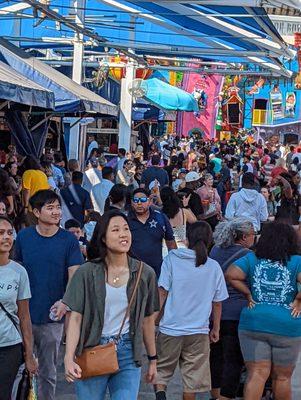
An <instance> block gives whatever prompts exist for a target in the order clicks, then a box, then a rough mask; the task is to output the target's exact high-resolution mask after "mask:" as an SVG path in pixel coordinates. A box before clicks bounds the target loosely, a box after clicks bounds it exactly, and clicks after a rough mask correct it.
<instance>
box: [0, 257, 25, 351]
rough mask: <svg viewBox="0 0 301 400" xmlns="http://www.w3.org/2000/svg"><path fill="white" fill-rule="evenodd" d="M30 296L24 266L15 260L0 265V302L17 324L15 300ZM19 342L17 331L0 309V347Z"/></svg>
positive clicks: (19, 337) (20, 340)
mask: <svg viewBox="0 0 301 400" xmlns="http://www.w3.org/2000/svg"><path fill="white" fill-rule="evenodd" d="M30 297H31V294H30V288H29V280H28V275H27V272H26V270H25V268H23V267H22V266H21V265H20V264H18V263H16V262H15V261H10V262H9V263H8V264H6V265H2V266H0V302H1V303H2V304H3V306H4V308H5V309H6V311H8V312H9V313H10V314H11V316H12V317H13V318H14V320H15V321H16V323H17V324H19V319H18V315H17V313H18V305H17V300H25V299H29V298H30ZM21 342H22V339H21V336H20V334H19V332H18V331H17V329H16V328H15V326H14V325H13V323H12V321H11V320H10V319H9V318H8V316H7V315H6V314H5V312H4V311H3V310H2V309H0V347H4V346H13V345H15V344H17V343H21Z"/></svg>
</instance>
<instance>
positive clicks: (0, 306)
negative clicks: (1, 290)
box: [0, 302, 20, 333]
mask: <svg viewBox="0 0 301 400" xmlns="http://www.w3.org/2000/svg"><path fill="white" fill-rule="evenodd" d="M0 308H1V309H2V310H3V311H4V312H5V314H6V316H7V318H9V319H10V320H11V322H12V323H13V325H14V327H15V328H16V329H17V331H18V333H20V331H19V327H18V324H17V322H16V321H15V320H14V317H13V316H12V315H11V314H10V313H9V312H8V311H7V309H6V308H5V307H4V305H3V304H2V303H1V302H0Z"/></svg>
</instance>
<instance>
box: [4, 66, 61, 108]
mask: <svg viewBox="0 0 301 400" xmlns="http://www.w3.org/2000/svg"><path fill="white" fill-rule="evenodd" d="M0 99H2V100H6V101H9V102H14V103H19V104H20V105H26V106H30V107H38V108H43V109H54V94H53V92H51V91H50V90H47V89H44V88H43V87H41V86H40V85H38V84H37V83H35V82H34V81H32V80H30V79H27V78H25V77H24V76H22V75H21V74H19V73H18V72H17V71H15V70H14V69H13V68H11V67H9V66H8V65H6V64H4V63H3V62H0ZM27 108H28V107H27Z"/></svg>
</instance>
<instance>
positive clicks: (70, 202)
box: [60, 184, 93, 227]
mask: <svg viewBox="0 0 301 400" xmlns="http://www.w3.org/2000/svg"><path fill="white" fill-rule="evenodd" d="M73 188H74V190H75V193H76V194H77V199H75V198H74V196H73V194H72V192H71V191H70V187H68V188H66V189H62V190H61V191H60V195H61V196H62V198H63V199H64V202H65V203H66V206H67V207H68V209H69V211H70V213H71V214H72V216H73V218H74V219H76V220H77V221H78V222H79V223H80V224H81V227H83V226H84V219H85V211H86V210H93V204H92V201H91V198H90V194H89V192H88V191H87V190H85V189H83V188H82V187H81V186H80V185H78V184H73ZM78 200H79V201H78Z"/></svg>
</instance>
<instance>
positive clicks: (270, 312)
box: [0, 135, 301, 400]
mask: <svg viewBox="0 0 301 400" xmlns="http://www.w3.org/2000/svg"><path fill="white" fill-rule="evenodd" d="M2 161H3V164H2V166H1V168H0V365H2V366H3V365H5V368H0V400H11V398H13V397H12V393H13V391H14V390H13V387H14V382H15V384H16V376H17V375H18V371H19V368H20V366H21V365H22V364H23V363H25V368H26V369H27V370H28V371H29V373H30V374H37V380H38V394H39V397H38V398H39V400H54V399H55V390H56V381H57V366H58V354H59V348H60V346H61V345H62V343H63V342H64V344H65V346H66V347H65V358H64V362H65V374H66V379H67V381H68V382H72V383H74V386H75V391H76V398H77V399H79V400H86V399H90V400H104V399H105V395H106V392H107V390H108V391H109V393H110V398H111V399H112V400H135V399H137V398H138V393H139V385H140V381H141V365H142V363H143V361H145V360H147V362H148V367H147V372H146V377H145V379H146V381H147V382H148V383H149V384H151V385H153V388H154V398H156V400H166V399H167V386H168V384H169V382H170V380H171V378H172V376H173V375H174V372H175V369H176V367H177V366H179V368H180V371H181V375H182V381H183V399H184V400H194V399H196V394H197V393H199V392H210V395H211V398H212V399H215V400H217V399H218V400H229V399H235V398H236V397H239V396H242V394H241V382H242V381H244V397H243V398H244V399H245V400H260V399H261V398H262V396H263V395H264V394H265V393H267V396H269V395H271V396H273V397H270V398H271V399H274V400H290V399H291V398H292V397H291V396H292V394H291V377H292V374H293V371H294V368H295V366H296V363H297V359H298V356H299V354H300V350H301V319H300V315H301V292H300V287H301V286H300V284H301V256H300V254H301V253H300V240H299V239H300V231H301V230H300V229H299V225H300V221H301V197H300V193H301V191H300V189H301V183H300V181H301V179H300V177H301V147H299V146H290V147H288V146H284V145H281V144H276V145H275V144H270V143H263V142H262V141H258V142H255V141H254V140H250V138H249V140H246V141H242V140H239V138H236V139H233V140H230V141H223V140H221V141H204V140H203V139H202V138H200V137H198V136H194V137H190V138H184V139H181V138H177V137H174V136H172V135H170V136H167V137H164V138H157V137H156V138H153V139H152V141H151V143H150V145H149V148H148V149H146V148H143V147H142V146H140V145H139V146H137V149H136V151H135V152H127V151H126V150H125V149H122V148H120V149H118V154H116V155H114V156H113V157H112V155H111V154H110V155H106V154H104V152H103V151H102V150H101V149H100V148H99V146H98V144H97V141H96V140H95V137H93V136H90V137H89V139H88V149H87V161H86V167H85V169H84V172H82V171H81V169H80V165H79V163H78V161H77V160H75V159H71V160H69V161H68V162H66V161H65V160H64V157H63V155H62V154H61V153H60V152H53V153H52V152H49V151H48V152H45V154H43V156H42V157H41V159H36V158H35V157H33V156H26V157H25V158H22V157H21V156H19V155H18V154H17V152H16V148H15V147H14V146H13V145H12V146H10V147H9V152H7V154H6V155H5V157H4V160H2ZM110 343H114V344H115V347H114V349H116V355H117V361H118V371H114V373H113V372H112V373H110V372H107V373H99V372H95V371H94V374H93V373H91V369H92V368H91V366H89V365H87V364H89V362H92V361H91V359H90V358H89V357H92V356H91V354H94V353H95V354H98V349H99V348H101V349H104V348H108V345H109V344H110ZM99 345H101V347H98V346H99ZM90 348H93V349H94V350H93V351H91V352H90V353H89V354H90V356H89V357H88V356H87V355H86V354H87V353H86V350H88V349H90ZM114 351H115V350H114ZM83 355H84V356H85V357H88V358H85V360H86V362H85V363H82V361H81V360H82V358H83ZM87 360H88V361H87ZM89 360H90V361H89ZM87 367H90V368H88V369H89V371H90V372H89V373H88V372H87ZM245 371H246V374H245ZM245 376H246V377H245ZM266 398H268V397H266Z"/></svg>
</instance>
